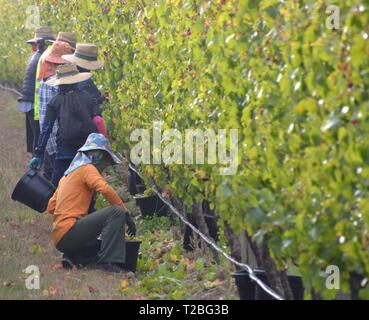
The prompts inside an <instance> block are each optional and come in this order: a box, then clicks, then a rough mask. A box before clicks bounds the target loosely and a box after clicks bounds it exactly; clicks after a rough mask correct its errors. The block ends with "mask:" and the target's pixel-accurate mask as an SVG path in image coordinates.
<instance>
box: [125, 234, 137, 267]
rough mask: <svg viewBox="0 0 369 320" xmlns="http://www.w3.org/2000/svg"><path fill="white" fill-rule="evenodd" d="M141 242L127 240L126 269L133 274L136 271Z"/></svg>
mask: <svg viewBox="0 0 369 320" xmlns="http://www.w3.org/2000/svg"><path fill="white" fill-rule="evenodd" d="M140 245H141V241H138V240H127V241H126V263H125V265H124V267H125V268H126V269H128V270H130V271H132V272H135V271H136V268H137V259H138V252H139V251H140Z"/></svg>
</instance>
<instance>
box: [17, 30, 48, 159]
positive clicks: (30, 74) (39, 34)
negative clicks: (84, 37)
mask: <svg viewBox="0 0 369 320" xmlns="http://www.w3.org/2000/svg"><path fill="white" fill-rule="evenodd" d="M49 39H54V36H53V30H52V28H51V27H40V28H37V29H36V31H35V36H34V38H32V39H30V40H28V41H27V43H30V44H32V43H36V44H37V51H36V52H35V53H33V54H32V56H31V59H30V60H29V63H28V67H27V71H26V74H25V77H24V81H23V88H22V95H21V97H20V98H19V99H18V101H19V105H18V107H19V111H21V112H24V113H25V115H26V134H27V152H31V153H32V152H33V151H34V148H35V145H36V143H37V139H38V135H39V133H40V129H39V124H38V122H37V121H35V119H34V97H35V79H36V70H37V64H38V61H39V59H40V57H41V55H42V53H43V52H44V51H45V49H46V45H45V41H46V40H49Z"/></svg>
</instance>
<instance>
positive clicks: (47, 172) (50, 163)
mask: <svg viewBox="0 0 369 320" xmlns="http://www.w3.org/2000/svg"><path fill="white" fill-rule="evenodd" d="M54 162H55V153H54V154H52V155H50V154H48V153H47V152H45V155H44V177H45V178H46V179H47V180H49V181H52V177H53V171H54Z"/></svg>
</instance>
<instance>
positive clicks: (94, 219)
mask: <svg viewBox="0 0 369 320" xmlns="http://www.w3.org/2000/svg"><path fill="white" fill-rule="evenodd" d="M125 219H126V214H125V212H124V211H123V209H122V208H121V207H119V206H112V207H109V208H105V209H101V210H98V211H95V212H93V213H91V214H89V215H88V216H85V217H83V218H81V219H79V220H77V222H76V223H75V224H74V225H73V227H72V228H71V229H70V230H69V231H68V232H67V233H66V234H65V235H64V237H63V238H62V239H61V240H60V241H59V243H58V244H57V246H56V248H57V249H58V250H59V251H61V252H63V253H64V254H65V255H66V256H67V257H69V258H70V259H72V260H73V261H74V262H75V263H81V264H84V265H86V264H89V263H94V262H96V263H99V264H101V263H122V264H123V263H125V261H126V246H125ZM100 234H101V237H102V238H101V243H100V241H99V240H97V237H98V236H99V235H100Z"/></svg>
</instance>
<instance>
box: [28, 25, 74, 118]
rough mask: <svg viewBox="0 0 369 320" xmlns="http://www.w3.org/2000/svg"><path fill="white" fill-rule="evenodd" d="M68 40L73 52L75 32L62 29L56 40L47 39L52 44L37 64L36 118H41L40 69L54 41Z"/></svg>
mask: <svg viewBox="0 0 369 320" xmlns="http://www.w3.org/2000/svg"><path fill="white" fill-rule="evenodd" d="M56 41H57V42H66V43H68V44H69V46H70V47H71V49H72V52H73V51H74V50H75V48H76V44H77V36H76V34H75V33H74V32H64V31H61V32H59V33H58V36H57V38H56V40H55V39H54V38H49V39H46V42H49V43H51V45H50V46H49V47H48V48H47V49H46V50H45V52H44V53H43V54H42V55H41V57H40V60H39V62H38V65H37V73H36V76H37V79H36V87H35V99H34V110H35V111H34V118H35V120H37V121H38V120H39V109H40V91H39V90H40V81H39V80H38V77H39V74H40V69H41V64H42V63H44V61H45V58H46V57H47V56H48V55H49V54H50V49H51V47H52V44H53V43H54V42H56Z"/></svg>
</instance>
